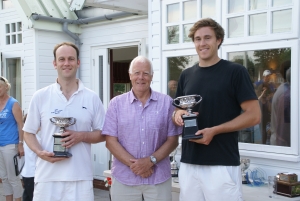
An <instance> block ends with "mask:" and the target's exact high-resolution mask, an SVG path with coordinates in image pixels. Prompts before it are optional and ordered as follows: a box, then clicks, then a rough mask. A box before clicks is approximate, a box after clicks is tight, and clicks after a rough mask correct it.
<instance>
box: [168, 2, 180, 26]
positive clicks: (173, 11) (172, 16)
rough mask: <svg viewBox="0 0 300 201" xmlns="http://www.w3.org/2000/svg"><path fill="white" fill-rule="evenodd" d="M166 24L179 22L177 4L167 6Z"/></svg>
mask: <svg viewBox="0 0 300 201" xmlns="http://www.w3.org/2000/svg"><path fill="white" fill-rule="evenodd" d="M167 17H168V19H167V22H168V23H170V22H178V21H179V3H176V4H170V5H167Z"/></svg>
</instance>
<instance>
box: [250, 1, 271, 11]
mask: <svg viewBox="0 0 300 201" xmlns="http://www.w3.org/2000/svg"><path fill="white" fill-rule="evenodd" d="M267 5H268V4H267V0H259V1H257V0H250V1H249V10H257V9H263V8H267Z"/></svg>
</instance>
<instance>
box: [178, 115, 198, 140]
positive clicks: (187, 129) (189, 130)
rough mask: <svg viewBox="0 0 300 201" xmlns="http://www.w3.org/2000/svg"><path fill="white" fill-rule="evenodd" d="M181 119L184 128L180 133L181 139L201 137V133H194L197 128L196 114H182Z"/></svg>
mask: <svg viewBox="0 0 300 201" xmlns="http://www.w3.org/2000/svg"><path fill="white" fill-rule="evenodd" d="M182 119H183V121H184V128H183V133H182V139H183V140H189V139H201V138H203V135H202V134H201V135H195V133H196V132H197V131H198V130H199V129H198V126H197V115H195V114H190V115H189V116H186V115H182Z"/></svg>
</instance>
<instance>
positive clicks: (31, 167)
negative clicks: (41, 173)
mask: <svg viewBox="0 0 300 201" xmlns="http://www.w3.org/2000/svg"><path fill="white" fill-rule="evenodd" d="M26 118H27V114H25V115H24V116H23V122H24V123H25V121H26ZM36 138H37V140H38V141H39V142H40V136H39V135H36ZM24 153H25V164H24V167H23V169H22V172H21V175H22V180H23V187H24V191H23V196H22V197H23V201H32V200H33V191H34V174H35V169H36V159H37V155H36V154H35V153H34V152H33V151H32V150H31V149H29V147H28V146H27V144H26V142H24Z"/></svg>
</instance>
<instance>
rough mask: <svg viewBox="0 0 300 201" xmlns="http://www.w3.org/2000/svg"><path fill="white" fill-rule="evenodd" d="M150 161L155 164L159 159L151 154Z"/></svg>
mask: <svg viewBox="0 0 300 201" xmlns="http://www.w3.org/2000/svg"><path fill="white" fill-rule="evenodd" d="M150 161H151V162H152V163H153V164H154V165H155V164H156V163H157V160H156V158H155V156H150Z"/></svg>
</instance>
